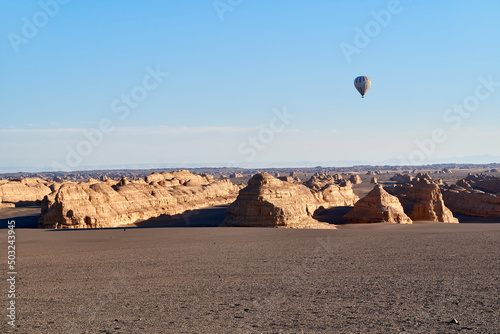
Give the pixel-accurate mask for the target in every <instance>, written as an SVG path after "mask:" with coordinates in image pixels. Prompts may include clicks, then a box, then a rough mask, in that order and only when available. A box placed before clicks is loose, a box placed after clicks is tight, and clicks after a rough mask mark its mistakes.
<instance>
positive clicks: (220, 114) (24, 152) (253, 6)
mask: <svg viewBox="0 0 500 334" xmlns="http://www.w3.org/2000/svg"><path fill="white" fill-rule="evenodd" d="M499 15H500V1H498V0H482V1H470V0H469V1H460V0H457V1H451V0H450V1H424V0H419V1H418V0H413V1H410V0H400V1H397V0H388V1H368V0H351V1H347V0H346V1H340V0H335V1H334V0H331V1H327V0H307V1H304V0H301V1H299V0H287V1H284V0H283V1H263V0H260V1H259V0H252V1H250V0H241V1H239V0H217V1H213V0H191V1H186V0H170V1H160V0H157V1H112V0H110V1H75V0H73V1H67V0H65V1H62V0H61V1H60V2H57V1H56V0H42V1H7V0H0V38H1V39H0V70H1V72H0V73H1V74H0V75H1V76H0V112H1V118H0V157H1V162H0V171H13V170H42V169H44V170H52V169H67V170H78V169H83V168H89V167H96V168H99V167H105V166H120V165H138V166H139V165H140V164H144V165H151V166H176V165H179V166H180V165H194V164H197V165H207V166H208V165H210V166H214V165H220V166H224V165H226V166H243V167H244V166H262V167H265V166H297V165H304V166H306V165H316V164H323V165H333V166H341V165H352V164H359V163H390V164H398V163H403V162H411V163H414V164H424V163H428V162H431V163H432V162H463V161H470V162H500V39H499V36H500V20H499V19H498V18H499ZM167 73H168V75H167ZM359 75H366V76H368V77H370V78H371V80H372V87H371V89H370V90H369V92H368V93H367V95H366V98H365V99H361V98H360V95H359V93H358V92H357V91H356V90H355V88H354V84H353V81H354V78H355V77H356V76H359ZM277 115H278V116H277Z"/></svg>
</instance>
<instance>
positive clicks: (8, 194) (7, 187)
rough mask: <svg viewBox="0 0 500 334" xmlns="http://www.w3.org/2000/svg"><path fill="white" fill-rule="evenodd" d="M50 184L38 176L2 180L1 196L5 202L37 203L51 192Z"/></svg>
mask: <svg viewBox="0 0 500 334" xmlns="http://www.w3.org/2000/svg"><path fill="white" fill-rule="evenodd" d="M49 186H50V184H49V183H48V182H47V181H45V180H42V179H40V178H38V177H29V178H15V179H8V180H0V198H2V201H3V202H4V203H16V204H17V203H19V204H36V203H39V202H40V201H42V200H43V198H44V197H45V196H46V195H48V194H50V192H51V190H50V187H49Z"/></svg>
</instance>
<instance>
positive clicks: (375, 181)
mask: <svg viewBox="0 0 500 334" xmlns="http://www.w3.org/2000/svg"><path fill="white" fill-rule="evenodd" d="M370 183H378V180H377V178H376V177H372V179H371V180H370Z"/></svg>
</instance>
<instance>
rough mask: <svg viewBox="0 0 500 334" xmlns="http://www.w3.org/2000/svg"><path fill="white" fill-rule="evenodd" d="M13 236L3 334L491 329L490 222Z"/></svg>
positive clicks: (495, 279) (498, 231)
mask: <svg viewBox="0 0 500 334" xmlns="http://www.w3.org/2000/svg"><path fill="white" fill-rule="evenodd" d="M6 231H7V230H6V229H3V230H1V231H0V233H1V238H2V240H6V233H7V232H6ZM16 235H17V268H18V281H17V298H16V303H17V312H18V320H17V327H16V329H15V330H12V329H10V328H6V324H5V322H3V321H2V326H3V328H2V329H1V332H17V333H399V332H408V333H454V332H460V333H498V332H499V328H500V299H499V298H498V295H499V288H500V266H499V259H500V243H499V241H500V224H436V223H434V224H432V223H414V224H413V225H397V224H384V223H382V224H370V225H364V224H361V225H346V226H341V227H340V228H339V229H337V230H290V229H271V228H196V227H195V228H187V229H186V228H127V229H126V230H124V229H123V228H120V229H102V230H70V231H68V230H62V231H61V230H59V231H54V230H41V229H18V230H16ZM3 300H4V301H3V302H2V308H3V309H5V307H6V301H5V299H3ZM455 320H456V321H455ZM9 327H10V326H9Z"/></svg>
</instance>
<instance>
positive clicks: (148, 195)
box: [39, 171, 239, 228]
mask: <svg viewBox="0 0 500 334" xmlns="http://www.w3.org/2000/svg"><path fill="white" fill-rule="evenodd" d="M160 175H161V174H160ZM163 177H164V179H163V180H160V181H159V182H156V181H152V180H158V179H160V178H159V177H158V175H153V176H152V177H151V178H150V179H149V180H150V181H151V182H150V183H149V184H148V183H146V181H145V180H143V179H139V180H133V181H129V180H127V179H126V178H122V179H121V180H120V181H118V182H117V183H116V184H113V182H112V181H107V182H98V183H92V184H90V183H64V184H62V185H61V186H60V187H59V188H54V191H53V192H52V193H51V194H50V195H49V196H47V197H46V198H45V199H44V200H43V202H42V214H41V216H40V219H39V226H40V227H43V228H97V227H116V226H121V225H128V224H132V223H135V222H138V221H142V220H146V219H149V218H153V217H158V216H160V215H175V214H180V213H182V212H184V211H186V210H194V209H198V208H203V207H208V206H213V205H219V204H227V203H230V202H232V201H233V200H234V199H235V198H236V195H237V192H238V189H239V188H238V187H237V186H235V185H234V184H232V183H231V182H230V181H229V180H222V181H213V182H210V181H209V178H206V177H203V176H200V175H193V174H191V173H189V172H187V171H180V172H174V173H167V174H165V175H163ZM169 177H171V179H167V178H169Z"/></svg>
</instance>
